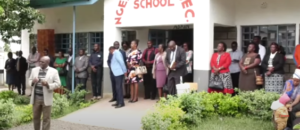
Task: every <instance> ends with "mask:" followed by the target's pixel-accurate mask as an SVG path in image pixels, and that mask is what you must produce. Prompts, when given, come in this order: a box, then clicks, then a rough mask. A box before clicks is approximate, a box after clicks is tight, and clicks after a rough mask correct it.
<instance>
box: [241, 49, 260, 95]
mask: <svg viewBox="0 0 300 130" xmlns="http://www.w3.org/2000/svg"><path fill="white" fill-rule="evenodd" d="M247 49H248V50H247V54H245V55H244V56H243V58H242V59H241V60H240V63H239V66H240V68H241V73H240V79H239V88H240V90H242V91H253V90H255V89H258V86H257V85H256V74H260V71H259V63H260V62H261V60H260V56H259V54H258V45H257V44H255V43H250V44H249V45H248V48H247Z"/></svg>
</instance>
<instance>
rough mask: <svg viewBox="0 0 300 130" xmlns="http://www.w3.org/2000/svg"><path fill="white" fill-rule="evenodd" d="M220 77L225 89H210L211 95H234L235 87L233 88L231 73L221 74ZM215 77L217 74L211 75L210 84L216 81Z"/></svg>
mask: <svg viewBox="0 0 300 130" xmlns="http://www.w3.org/2000/svg"><path fill="white" fill-rule="evenodd" d="M218 76H219V77H220V79H221V81H220V82H222V83H223V87H224V89H223V90H214V89H211V88H208V92H209V93H211V92H221V93H229V94H233V93H234V89H233V86H232V80H231V75H230V73H229V72H227V73H221V74H219V75H218ZM214 77H215V74H214V73H211V75H210V79H209V82H213V81H214V79H215V78H214Z"/></svg>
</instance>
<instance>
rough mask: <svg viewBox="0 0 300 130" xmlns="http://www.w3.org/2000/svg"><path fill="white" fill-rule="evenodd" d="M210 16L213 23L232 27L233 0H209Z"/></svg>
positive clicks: (233, 20) (233, 14) (233, 17)
mask: <svg viewBox="0 0 300 130" xmlns="http://www.w3.org/2000/svg"><path fill="white" fill-rule="evenodd" d="M210 6H211V8H210V11H211V12H210V14H211V19H212V22H213V23H217V24H221V25H227V26H234V24H235V1H234V0H210Z"/></svg>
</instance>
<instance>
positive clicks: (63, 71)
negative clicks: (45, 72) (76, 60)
mask: <svg viewBox="0 0 300 130" xmlns="http://www.w3.org/2000/svg"><path fill="white" fill-rule="evenodd" d="M66 72H67V71H66V69H65V68H61V69H60V70H59V71H58V74H59V75H65V74H66Z"/></svg>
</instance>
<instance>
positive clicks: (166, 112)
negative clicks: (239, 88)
mask: <svg viewBox="0 0 300 130" xmlns="http://www.w3.org/2000/svg"><path fill="white" fill-rule="evenodd" d="M278 98H279V94H277V93H266V92H264V90H256V91H254V92H239V95H237V96H231V95H229V94H227V95H224V94H222V93H207V92H200V93H190V94H183V95H181V96H179V97H172V96H168V100H166V99H162V100H161V101H160V102H159V103H158V105H156V107H155V110H154V111H153V112H150V113H149V114H147V115H146V116H145V117H143V118H142V124H143V129H144V130H163V129H166V130H169V129H170V128H172V129H177V128H180V129H182V130H184V129H185V128H190V127H193V126H195V125H199V124H201V123H202V122H201V121H202V119H203V118H210V117H213V116H231V117H241V116H249V117H254V118H257V119H260V120H270V119H271V117H272V112H273V111H272V110H271V109H270V106H271V104H272V102H273V101H275V100H278ZM178 122H180V123H179V124H178ZM174 123H177V124H174ZM177 125H178V126H177Z"/></svg>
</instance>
